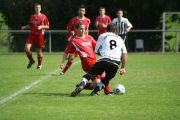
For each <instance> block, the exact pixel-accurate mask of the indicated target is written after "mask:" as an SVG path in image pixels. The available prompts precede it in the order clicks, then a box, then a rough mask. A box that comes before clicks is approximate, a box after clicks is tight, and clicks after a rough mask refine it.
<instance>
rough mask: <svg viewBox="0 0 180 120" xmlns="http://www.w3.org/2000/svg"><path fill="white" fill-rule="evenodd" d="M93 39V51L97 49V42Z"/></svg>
mask: <svg viewBox="0 0 180 120" xmlns="http://www.w3.org/2000/svg"><path fill="white" fill-rule="evenodd" d="M91 39H92V46H93V49H95V47H96V41H95V40H94V38H93V37H91Z"/></svg>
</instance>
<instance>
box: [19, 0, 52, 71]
mask: <svg viewBox="0 0 180 120" xmlns="http://www.w3.org/2000/svg"><path fill="white" fill-rule="evenodd" d="M34 10H35V14H33V15H31V17H30V19H29V23H28V25H26V26H22V29H23V30H24V29H31V32H30V34H29V36H28V38H27V40H26V44H25V52H26V55H27V58H28V59H29V64H28V65H27V68H28V69H29V68H31V66H32V65H33V64H34V63H35V61H34V59H33V57H32V53H31V47H32V45H35V47H36V52H37V58H38V65H37V69H41V68H42V59H43V54H42V48H43V47H44V31H45V29H49V21H48V18H47V17H46V16H45V15H44V14H42V13H41V4H38V3H36V4H35V6H34Z"/></svg>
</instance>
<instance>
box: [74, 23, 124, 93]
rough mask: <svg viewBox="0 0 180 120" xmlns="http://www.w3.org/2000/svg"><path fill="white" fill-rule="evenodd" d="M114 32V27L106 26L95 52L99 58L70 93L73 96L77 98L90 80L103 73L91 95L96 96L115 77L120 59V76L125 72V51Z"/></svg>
mask: <svg viewBox="0 0 180 120" xmlns="http://www.w3.org/2000/svg"><path fill="white" fill-rule="evenodd" d="M115 30H116V25H114V24H112V23H111V24H109V25H108V26H107V32H106V33H104V34H101V35H100V36H99V38H98V41H97V44H96V48H95V52H96V53H97V54H99V55H100V58H99V59H98V60H97V62H96V63H95V64H94V66H93V67H92V68H91V69H90V70H89V72H88V74H87V75H85V76H84V77H83V80H82V81H81V83H80V84H79V85H78V87H77V88H76V89H75V90H74V91H73V92H72V95H73V96H77V95H78V94H79V93H80V92H81V91H82V89H83V88H84V86H85V85H86V83H87V82H88V81H89V80H90V78H91V79H92V80H94V79H96V76H97V75H99V74H102V73H103V72H105V73H106V75H105V79H104V80H102V81H101V82H100V83H98V84H97V87H96V88H95V89H94V90H93V92H92V93H91V95H92V96H94V95H98V94H97V92H98V91H100V90H101V89H103V88H104V87H105V86H106V85H107V84H109V81H110V80H111V79H112V78H113V77H114V76H115V75H116V73H117V70H118V66H119V65H120V63H121V57H122V63H121V67H120V69H119V72H120V75H123V74H124V73H125V72H126V71H125V63H126V61H127V50H126V47H125V45H124V41H123V40H122V39H121V37H119V36H117V35H115V34H114V32H115Z"/></svg>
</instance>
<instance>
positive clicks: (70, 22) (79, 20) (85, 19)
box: [66, 16, 91, 32]
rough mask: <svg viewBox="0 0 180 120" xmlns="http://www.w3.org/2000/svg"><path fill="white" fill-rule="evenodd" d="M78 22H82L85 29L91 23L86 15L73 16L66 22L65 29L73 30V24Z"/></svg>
mask: <svg viewBox="0 0 180 120" xmlns="http://www.w3.org/2000/svg"><path fill="white" fill-rule="evenodd" d="M78 23H83V24H84V25H85V30H88V29H89V24H90V23H91V21H90V19H89V18H87V17H84V18H83V19H80V18H79V17H78V16H76V17H73V18H72V19H71V20H70V21H69V22H68V24H67V27H66V28H67V30H68V31H69V32H70V31H74V30H75V26H76V24H78Z"/></svg>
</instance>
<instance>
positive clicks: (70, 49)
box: [64, 40, 76, 54]
mask: <svg viewBox="0 0 180 120" xmlns="http://www.w3.org/2000/svg"><path fill="white" fill-rule="evenodd" d="M75 51H76V49H75V47H74V46H73V44H72V40H71V41H69V43H68V44H67V47H66V49H65V51H64V52H65V53H66V54H68V53H74V52H75Z"/></svg>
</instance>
